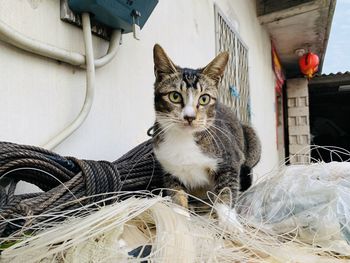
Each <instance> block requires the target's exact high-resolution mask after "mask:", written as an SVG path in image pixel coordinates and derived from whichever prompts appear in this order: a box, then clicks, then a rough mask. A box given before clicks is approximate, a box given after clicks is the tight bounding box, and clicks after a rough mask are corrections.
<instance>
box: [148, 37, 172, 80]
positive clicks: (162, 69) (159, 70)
mask: <svg viewBox="0 0 350 263" xmlns="http://www.w3.org/2000/svg"><path fill="white" fill-rule="evenodd" d="M153 60H154V74H155V75H156V79H157V81H160V80H161V79H162V78H163V77H164V75H170V74H172V73H176V72H177V70H176V66H175V64H174V63H173V62H172V61H171V59H170V58H169V57H168V55H167V54H166V53H165V51H164V49H163V48H162V47H161V46H160V45H158V44H155V45H154V47H153Z"/></svg>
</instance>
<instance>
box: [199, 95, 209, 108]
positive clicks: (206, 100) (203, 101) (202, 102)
mask: <svg viewBox="0 0 350 263" xmlns="http://www.w3.org/2000/svg"><path fill="white" fill-rule="evenodd" d="M209 102H210V96H209V95H208V94H204V95H202V96H200V98H199V104H200V105H202V106H204V105H207V104H208V103H209Z"/></svg>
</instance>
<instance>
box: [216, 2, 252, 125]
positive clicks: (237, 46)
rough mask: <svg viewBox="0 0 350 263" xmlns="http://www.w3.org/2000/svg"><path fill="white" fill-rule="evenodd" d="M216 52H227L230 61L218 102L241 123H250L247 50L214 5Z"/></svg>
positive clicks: (220, 88)
mask: <svg viewBox="0 0 350 263" xmlns="http://www.w3.org/2000/svg"><path fill="white" fill-rule="evenodd" d="M214 10H215V34H216V36H215V38H216V52H217V53H219V52H221V51H228V52H229V54H230V59H229V62H228V65H227V67H226V71H225V75H224V77H223V79H222V82H221V85H220V87H219V100H220V101H221V102H222V103H223V104H225V105H227V106H229V107H230V108H231V109H232V110H233V111H234V112H235V113H236V115H237V117H238V118H239V119H240V121H242V122H243V123H249V122H250V105H249V103H250V101H249V100H250V99H249V98H250V97H249V75H248V49H247V47H246V46H245V44H244V43H243V42H242V40H241V39H240V38H239V36H238V34H237V32H236V31H235V30H234V28H233V27H232V26H231V25H230V23H229V22H228V20H227V19H226V18H225V17H224V15H223V14H222V12H221V11H220V10H219V8H218V7H217V6H216V5H215V6H214Z"/></svg>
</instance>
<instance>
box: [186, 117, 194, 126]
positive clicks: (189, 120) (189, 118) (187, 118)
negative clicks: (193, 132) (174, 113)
mask: <svg viewBox="0 0 350 263" xmlns="http://www.w3.org/2000/svg"><path fill="white" fill-rule="evenodd" d="M184 119H185V120H186V121H188V124H189V125H191V124H192V121H194V120H195V119H196V117H192V116H184Z"/></svg>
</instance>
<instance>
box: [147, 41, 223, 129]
mask: <svg viewBox="0 0 350 263" xmlns="http://www.w3.org/2000/svg"><path fill="white" fill-rule="evenodd" d="M153 55H154V70H155V75H156V82H155V84H154V86H155V92H154V103H155V111H156V120H157V122H158V123H159V124H160V125H161V127H162V129H163V130H167V129H180V130H184V131H189V132H197V131H202V130H205V129H206V128H208V127H209V126H210V125H211V124H212V122H213V121H214V117H215V108H216V107H215V106H216V102H217V99H218V83H219V81H220V79H221V77H222V75H223V73H224V69H225V66H226V64H227V61H228V53H226V52H224V53H221V54H219V55H218V56H217V57H216V58H215V59H214V60H213V61H212V62H210V63H209V64H208V65H207V66H206V67H204V68H201V69H187V68H180V67H178V66H175V64H174V63H173V62H172V61H171V60H170V58H169V57H168V56H167V55H166V53H165V52H164V50H163V49H162V48H161V47H160V46H159V45H155V46H154V50H153Z"/></svg>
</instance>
